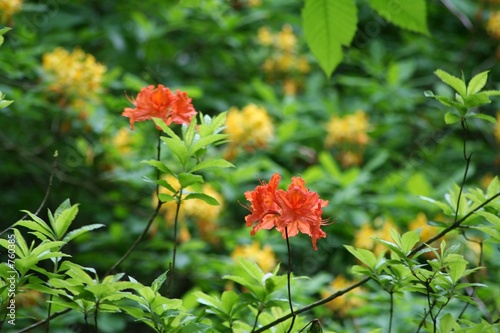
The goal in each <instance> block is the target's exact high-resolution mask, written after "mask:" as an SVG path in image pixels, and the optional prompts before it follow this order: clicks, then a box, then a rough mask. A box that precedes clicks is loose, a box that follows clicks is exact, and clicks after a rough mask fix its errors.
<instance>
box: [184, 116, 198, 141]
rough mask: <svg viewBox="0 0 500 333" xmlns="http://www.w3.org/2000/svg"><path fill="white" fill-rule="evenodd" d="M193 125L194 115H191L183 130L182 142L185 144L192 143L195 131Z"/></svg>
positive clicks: (194, 123) (194, 121) (194, 122)
mask: <svg viewBox="0 0 500 333" xmlns="http://www.w3.org/2000/svg"><path fill="white" fill-rule="evenodd" d="M195 125H196V117H193V118H192V119H191V122H190V123H189V126H187V128H186V130H185V132H184V135H183V136H184V142H185V143H186V146H188V147H189V146H191V144H192V143H193V140H194V137H195V134H196V131H195ZM185 126H186V125H183V128H185Z"/></svg>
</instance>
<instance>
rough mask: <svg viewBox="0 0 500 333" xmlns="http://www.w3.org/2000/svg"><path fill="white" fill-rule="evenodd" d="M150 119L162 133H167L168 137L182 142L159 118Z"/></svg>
mask: <svg viewBox="0 0 500 333" xmlns="http://www.w3.org/2000/svg"><path fill="white" fill-rule="evenodd" d="M152 119H153V121H154V123H155V125H156V126H158V127H159V128H161V130H162V131H163V132H165V133H167V135H168V136H169V137H171V138H172V139H177V140H178V141H182V139H181V138H180V137H179V136H178V135H177V134H175V133H174V131H172V129H171V128H170V127H168V126H167V124H165V122H164V121H163V120H161V119H160V118H152Z"/></svg>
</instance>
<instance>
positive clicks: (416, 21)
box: [368, 0, 429, 35]
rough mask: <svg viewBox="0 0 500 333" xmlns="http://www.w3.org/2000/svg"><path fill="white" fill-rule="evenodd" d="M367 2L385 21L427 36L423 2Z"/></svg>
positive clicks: (412, 0)
mask: <svg viewBox="0 0 500 333" xmlns="http://www.w3.org/2000/svg"><path fill="white" fill-rule="evenodd" d="M368 2H369V3H370V6H371V7H372V8H373V9H374V10H376V11H377V13H378V14H379V15H380V16H382V17H383V18H385V19H386V20H387V21H389V22H392V23H393V24H395V25H397V26H399V27H401V28H403V29H408V30H411V31H415V32H420V33H422V34H424V35H429V29H428V28H427V9H426V3H425V0H411V1H407V0H404V1H394V0H368Z"/></svg>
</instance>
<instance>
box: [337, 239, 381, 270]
mask: <svg viewBox="0 0 500 333" xmlns="http://www.w3.org/2000/svg"><path fill="white" fill-rule="evenodd" d="M344 247H345V248H346V249H347V251H349V252H351V254H352V255H353V256H355V257H356V258H357V259H358V260H359V261H361V262H362V263H363V264H365V265H366V266H368V267H369V268H370V269H372V270H374V269H375V266H376V265H377V258H376V257H375V254H373V252H371V251H368V250H366V249H355V248H354V247H352V246H350V245H344Z"/></svg>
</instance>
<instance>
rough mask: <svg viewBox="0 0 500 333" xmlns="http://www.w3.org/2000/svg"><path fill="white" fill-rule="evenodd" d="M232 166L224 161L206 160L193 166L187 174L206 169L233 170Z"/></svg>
mask: <svg viewBox="0 0 500 333" xmlns="http://www.w3.org/2000/svg"><path fill="white" fill-rule="evenodd" d="M233 167H234V165H233V164H232V163H230V162H228V161H226V160H224V159H214V160H206V161H203V162H200V163H198V164H197V165H195V166H194V167H193V168H192V169H191V170H189V172H190V173H191V172H195V171H199V170H202V169H208V168H233Z"/></svg>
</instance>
